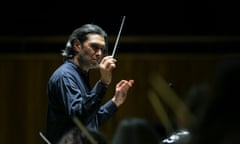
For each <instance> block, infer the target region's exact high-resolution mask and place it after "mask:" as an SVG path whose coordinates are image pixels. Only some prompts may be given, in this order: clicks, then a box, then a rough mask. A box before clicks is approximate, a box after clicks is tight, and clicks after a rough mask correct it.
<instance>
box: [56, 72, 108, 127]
mask: <svg viewBox="0 0 240 144" xmlns="http://www.w3.org/2000/svg"><path fill="white" fill-rule="evenodd" d="M59 85H60V88H61V92H60V95H61V99H62V102H63V104H64V109H65V111H66V113H67V114H68V115H69V116H73V115H76V116H78V117H79V118H80V119H81V120H82V121H83V122H86V123H87V122H88V121H90V120H92V119H94V118H95V117H96V116H98V117H99V118H100V120H101V119H106V118H105V117H108V115H109V114H110V113H109V112H112V110H109V106H107V105H106V106H103V107H100V104H101V101H102V99H103V97H104V95H105V94H106V90H107V85H105V84H104V83H102V82H100V81H98V82H97V83H96V84H95V86H94V87H93V89H92V90H91V91H89V92H87V90H86V86H85V85H84V83H82V82H81V81H80V82H79V81H76V79H74V78H73V77H71V76H69V75H64V76H63V77H62V79H61V80H60V82H59ZM111 107H112V106H111ZM104 115H106V116H104Z"/></svg>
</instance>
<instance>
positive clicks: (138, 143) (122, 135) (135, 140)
mask: <svg viewBox="0 0 240 144" xmlns="http://www.w3.org/2000/svg"><path fill="white" fill-rule="evenodd" d="M159 143H160V136H159V133H158V132H157V131H156V128H155V127H154V125H153V124H152V123H151V122H149V121H147V120H144V119H141V118H129V119H124V120H122V121H121V122H120V123H119V125H118V127H117V129H116V131H115V133H114V136H113V139H112V143H111V144H159Z"/></svg>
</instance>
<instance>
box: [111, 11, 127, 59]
mask: <svg viewBox="0 0 240 144" xmlns="http://www.w3.org/2000/svg"><path fill="white" fill-rule="evenodd" d="M125 17H126V16H123V19H122V23H121V27H120V30H119V32H118V36H117V39H116V42H115V45H114V48H113V52H112V57H114V55H115V51H116V49H117V44H118V41H119V37H120V34H121V31H122V27H123V24H124V22H125Z"/></svg>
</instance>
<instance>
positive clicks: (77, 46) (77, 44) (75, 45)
mask: <svg viewBox="0 0 240 144" xmlns="http://www.w3.org/2000/svg"><path fill="white" fill-rule="evenodd" d="M73 48H74V51H75V52H76V53H78V52H79V51H80V49H81V48H82V45H81V43H80V41H79V40H78V39H75V40H74V41H73Z"/></svg>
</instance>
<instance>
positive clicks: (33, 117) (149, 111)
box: [0, 53, 222, 144]
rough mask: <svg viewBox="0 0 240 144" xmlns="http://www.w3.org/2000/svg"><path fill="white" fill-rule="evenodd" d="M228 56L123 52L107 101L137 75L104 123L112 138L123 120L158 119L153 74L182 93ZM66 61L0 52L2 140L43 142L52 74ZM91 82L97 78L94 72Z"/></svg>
mask: <svg viewBox="0 0 240 144" xmlns="http://www.w3.org/2000/svg"><path fill="white" fill-rule="evenodd" d="M221 56H222V54H184V53H181V54H174V53H168V54H161V53H155V54H150V53H149V54H148V53H145V54H144V53H136V54H134V53H119V54H118V55H117V59H118V63H117V66H118V67H117V69H115V71H114V72H113V82H112V84H111V85H110V86H109V91H108V93H107V95H106V97H105V98H104V101H106V100H108V99H110V98H111V96H112V94H113V89H114V85H115V84H116V83H117V81H119V80H120V79H134V80H135V84H134V87H133V88H132V89H130V91H129V95H128V99H127V101H126V103H124V105H122V107H121V108H120V109H119V110H118V112H117V113H116V114H115V115H114V116H113V117H112V118H111V119H110V120H109V121H108V123H106V124H105V125H103V126H102V127H101V129H100V130H101V131H102V132H103V133H104V135H106V138H107V139H111V137H112V135H113V133H114V130H115V128H116V126H117V124H118V123H119V122H120V121H121V120H122V119H125V118H131V117H140V118H144V119H149V120H153V121H158V117H157V116H156V112H155V110H154V109H153V107H152V105H151V103H150V102H149V99H148V93H147V92H148V90H149V89H150V83H151V82H150V81H149V76H151V75H152V73H153V72H156V73H158V74H159V75H161V76H162V77H163V78H165V79H166V81H167V82H168V83H172V86H173V88H174V90H175V92H176V93H177V94H178V96H179V97H184V95H185V94H186V92H187V90H188V89H189V87H190V86H191V85H193V84H196V83H201V82H204V81H207V80H208V79H209V76H210V74H211V71H212V67H213V66H214V65H215V62H216V60H218V59H219V57H221ZM61 63H62V57H61V55H60V54H51V53H50V54H45V53H44V54H1V55H0V114H1V115H0V117H1V118H0V139H1V142H0V143H2V144H17V143H23V144H43V143H44V142H43V139H42V138H41V137H40V136H39V132H40V131H41V132H44V131H45V122H46V111H47V98H46V94H45V92H46V85H47V81H48V78H49V77H50V75H51V74H52V72H53V71H54V70H55V69H56V68H57V67H58V66H59V65H60V64H61ZM91 75H92V79H91V82H94V81H95V79H97V77H98V74H97V73H96V71H93V72H92V73H91Z"/></svg>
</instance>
